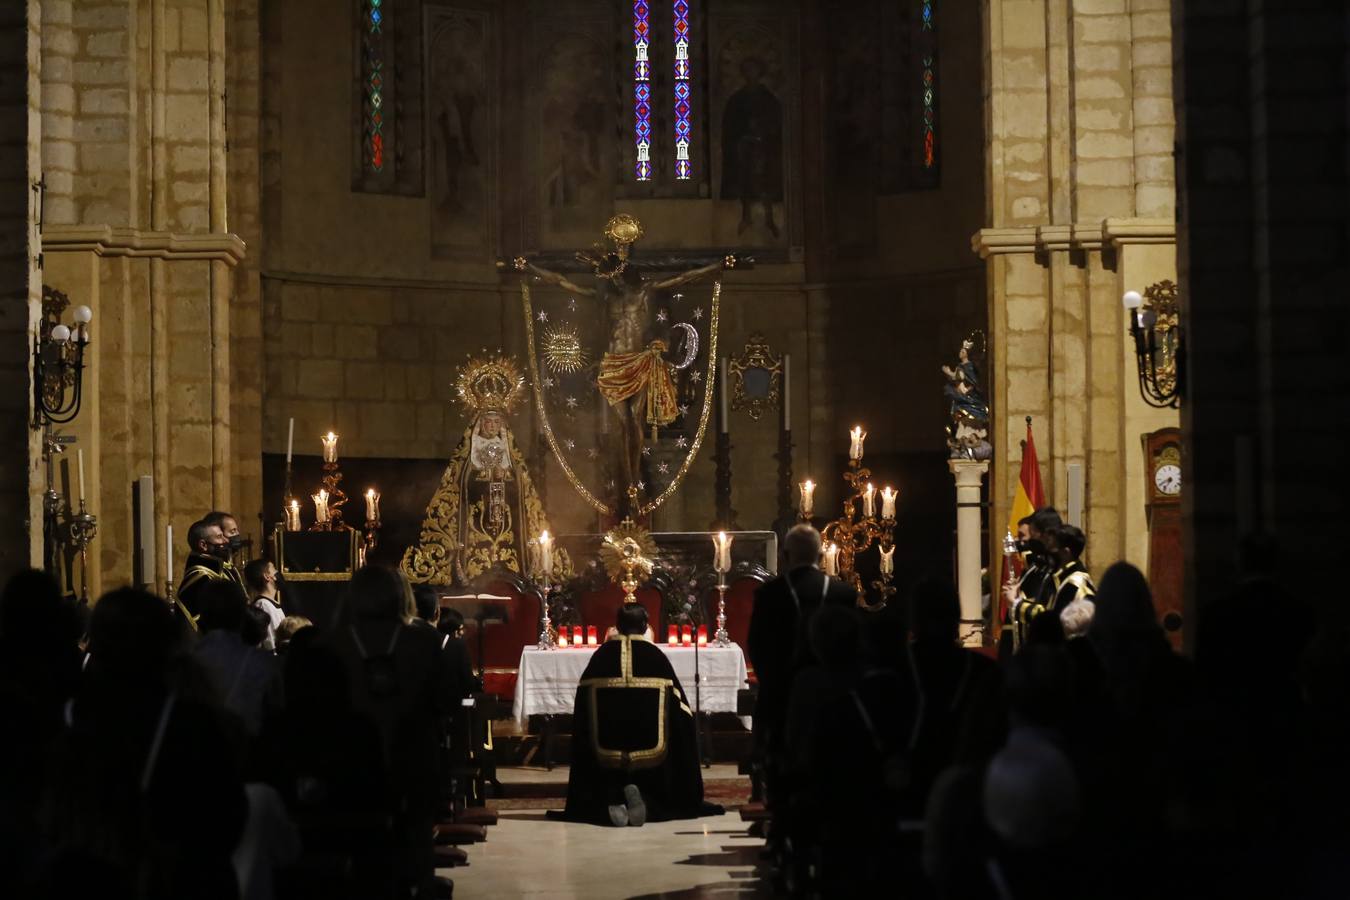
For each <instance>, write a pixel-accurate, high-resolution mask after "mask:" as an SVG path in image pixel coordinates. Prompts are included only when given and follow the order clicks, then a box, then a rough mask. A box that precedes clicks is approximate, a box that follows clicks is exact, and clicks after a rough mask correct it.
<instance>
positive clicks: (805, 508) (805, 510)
mask: <svg viewBox="0 0 1350 900" xmlns="http://www.w3.org/2000/svg"><path fill="white" fill-rule="evenodd" d="M800 487H801V492H802V503H801V512H802V515H803V516H806V517H808V518H809V517H810V515H811V513H812V512H814V511H815V508H816V483H815V482H814V481H812V480H811V479H810V478H808V479H806V480H805V481H803V482H802V483H801V485H800Z"/></svg>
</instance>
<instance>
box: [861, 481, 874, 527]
mask: <svg viewBox="0 0 1350 900" xmlns="http://www.w3.org/2000/svg"><path fill="white" fill-rule="evenodd" d="M876 507H877V489H876V488H875V487H873V486H872V482H870V481H869V482H867V490H865V491H863V515H864V516H866V517H867V518H869V519H870V518H872V516H874V515H876V511H877V510H876Z"/></svg>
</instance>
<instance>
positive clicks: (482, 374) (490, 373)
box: [455, 354, 525, 418]
mask: <svg viewBox="0 0 1350 900" xmlns="http://www.w3.org/2000/svg"><path fill="white" fill-rule="evenodd" d="M455 393H456V394H458V395H459V402H460V404H461V405H463V407H464V411H465V413H466V414H468V416H469V417H470V418H476V417H477V416H478V415H479V414H481V413H485V412H499V413H502V414H503V415H510V414H511V413H512V412H513V411H514V410H515V408H516V406H517V405H518V404H519V403H520V401H521V399H522V398H523V397H524V396H525V376H524V375H523V374H521V371H520V367H519V366H517V365H516V363H515V360H513V359H511V358H510V357H509V356H505V355H501V354H499V355H497V356H476V357H470V358H469V360H468V361H467V362H466V363H464V366H463V367H462V368H461V369H460V370H459V375H458V377H457V378H456V379H455Z"/></svg>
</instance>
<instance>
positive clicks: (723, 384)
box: [717, 356, 730, 434]
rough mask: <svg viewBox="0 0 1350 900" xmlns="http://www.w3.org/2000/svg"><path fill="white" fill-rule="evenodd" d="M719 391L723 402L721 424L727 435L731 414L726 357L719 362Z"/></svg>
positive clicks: (723, 431)
mask: <svg viewBox="0 0 1350 900" xmlns="http://www.w3.org/2000/svg"><path fill="white" fill-rule="evenodd" d="M717 385H718V386H717V390H718V398H719V399H720V400H721V406H722V410H721V417H722V418H721V422H722V433H723V434H726V433H727V416H728V415H729V414H730V404H729V403H727V358H726V357H725V356H724V357H722V358H721V359H719V360H718V361H717Z"/></svg>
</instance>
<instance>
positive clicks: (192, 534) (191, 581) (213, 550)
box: [178, 520, 248, 630]
mask: <svg viewBox="0 0 1350 900" xmlns="http://www.w3.org/2000/svg"><path fill="white" fill-rule="evenodd" d="M230 552H231V551H230V541H229V539H228V538H227V537H225V533H224V532H223V531H221V529H220V525H218V524H211V523H208V522H207V521H206V520H202V521H200V522H194V523H192V527H191V528H189V529H188V558H187V562H186V563H185V564H184V567H183V578H182V580H181V581H179V583H178V611H179V613H180V614H182V615H184V616H186V617H187V620H188V622H189V623H191V625H192V628H193V629H194V630H195V629H196V627H197V617H198V616H199V615H201V598H200V593H201V590H202V588H203V587H205V586H206V585H207V584H210V583H211V582H215V581H225V582H229V583H231V584H233V585H235V587H237V588H238V590H239V602H240V603H243V604H245V605H247V604H248V589H247V588H245V587H244V578H243V576H242V575H241V574H240V573H239V570H238V569H236V568H235V567H234V564H233V563H231V562H230Z"/></svg>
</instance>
